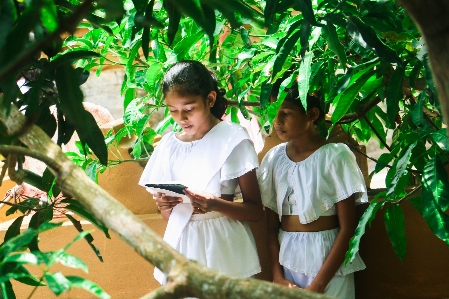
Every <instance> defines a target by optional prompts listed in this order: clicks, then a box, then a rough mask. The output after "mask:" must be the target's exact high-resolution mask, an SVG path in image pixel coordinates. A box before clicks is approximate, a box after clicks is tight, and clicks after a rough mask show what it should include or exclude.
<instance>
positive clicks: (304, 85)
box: [298, 52, 313, 111]
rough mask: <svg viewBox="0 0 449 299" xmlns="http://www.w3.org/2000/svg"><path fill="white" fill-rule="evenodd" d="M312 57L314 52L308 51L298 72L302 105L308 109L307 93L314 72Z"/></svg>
mask: <svg viewBox="0 0 449 299" xmlns="http://www.w3.org/2000/svg"><path fill="white" fill-rule="evenodd" d="M312 57H313V52H307V54H306V55H305V56H304V59H303V60H302V61H301V64H300V65H299V72H298V92H299V99H300V100H301V103H302V106H303V107H304V109H306V111H308V110H307V95H308V94H309V86H310V75H311V73H312V70H311V69H312V68H311V65H312Z"/></svg>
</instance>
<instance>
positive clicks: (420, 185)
mask: <svg viewBox="0 0 449 299" xmlns="http://www.w3.org/2000/svg"><path fill="white" fill-rule="evenodd" d="M421 188H422V184H419V185H418V186H416V188H414V189H413V190H412V191H410V192H409V193H407V194H406V195H405V196H404V197H401V198H400V199H398V200H397V201H395V202H394V203H400V202H402V201H403V200H404V199H407V198H408V197H410V196H411V195H413V194H414V193H415V192H417V191H418V190H419V189H421Z"/></svg>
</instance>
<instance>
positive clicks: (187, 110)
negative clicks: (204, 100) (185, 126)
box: [184, 108, 193, 112]
mask: <svg viewBox="0 0 449 299" xmlns="http://www.w3.org/2000/svg"><path fill="white" fill-rule="evenodd" d="M184 111H185V112H191V111H193V108H190V109H186V110H184Z"/></svg>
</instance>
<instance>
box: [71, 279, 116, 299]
mask: <svg viewBox="0 0 449 299" xmlns="http://www.w3.org/2000/svg"><path fill="white" fill-rule="evenodd" d="M66 278H67V279H68V280H69V281H70V283H71V284H72V286H74V287H77V288H81V289H83V290H86V291H88V292H91V293H92V294H94V295H95V296H97V297H98V298H100V299H109V298H111V296H109V294H107V293H106V292H105V291H103V290H102V289H101V288H100V287H99V286H98V285H97V284H95V283H94V282H92V281H90V280H87V279H84V278H81V277H77V276H67V277H66Z"/></svg>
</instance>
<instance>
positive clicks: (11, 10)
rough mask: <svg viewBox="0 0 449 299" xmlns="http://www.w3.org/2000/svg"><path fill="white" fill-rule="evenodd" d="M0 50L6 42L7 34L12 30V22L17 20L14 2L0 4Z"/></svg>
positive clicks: (8, 1)
mask: <svg viewBox="0 0 449 299" xmlns="http://www.w3.org/2000/svg"><path fill="white" fill-rule="evenodd" d="M0 4H1V5H0V28H2V30H0V49H1V48H2V47H3V45H4V44H5V42H6V37H7V36H8V33H9V32H10V31H11V29H12V28H13V25H14V22H15V21H16V20H17V11H16V8H15V6H14V1H12V0H5V1H1V3H0Z"/></svg>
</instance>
